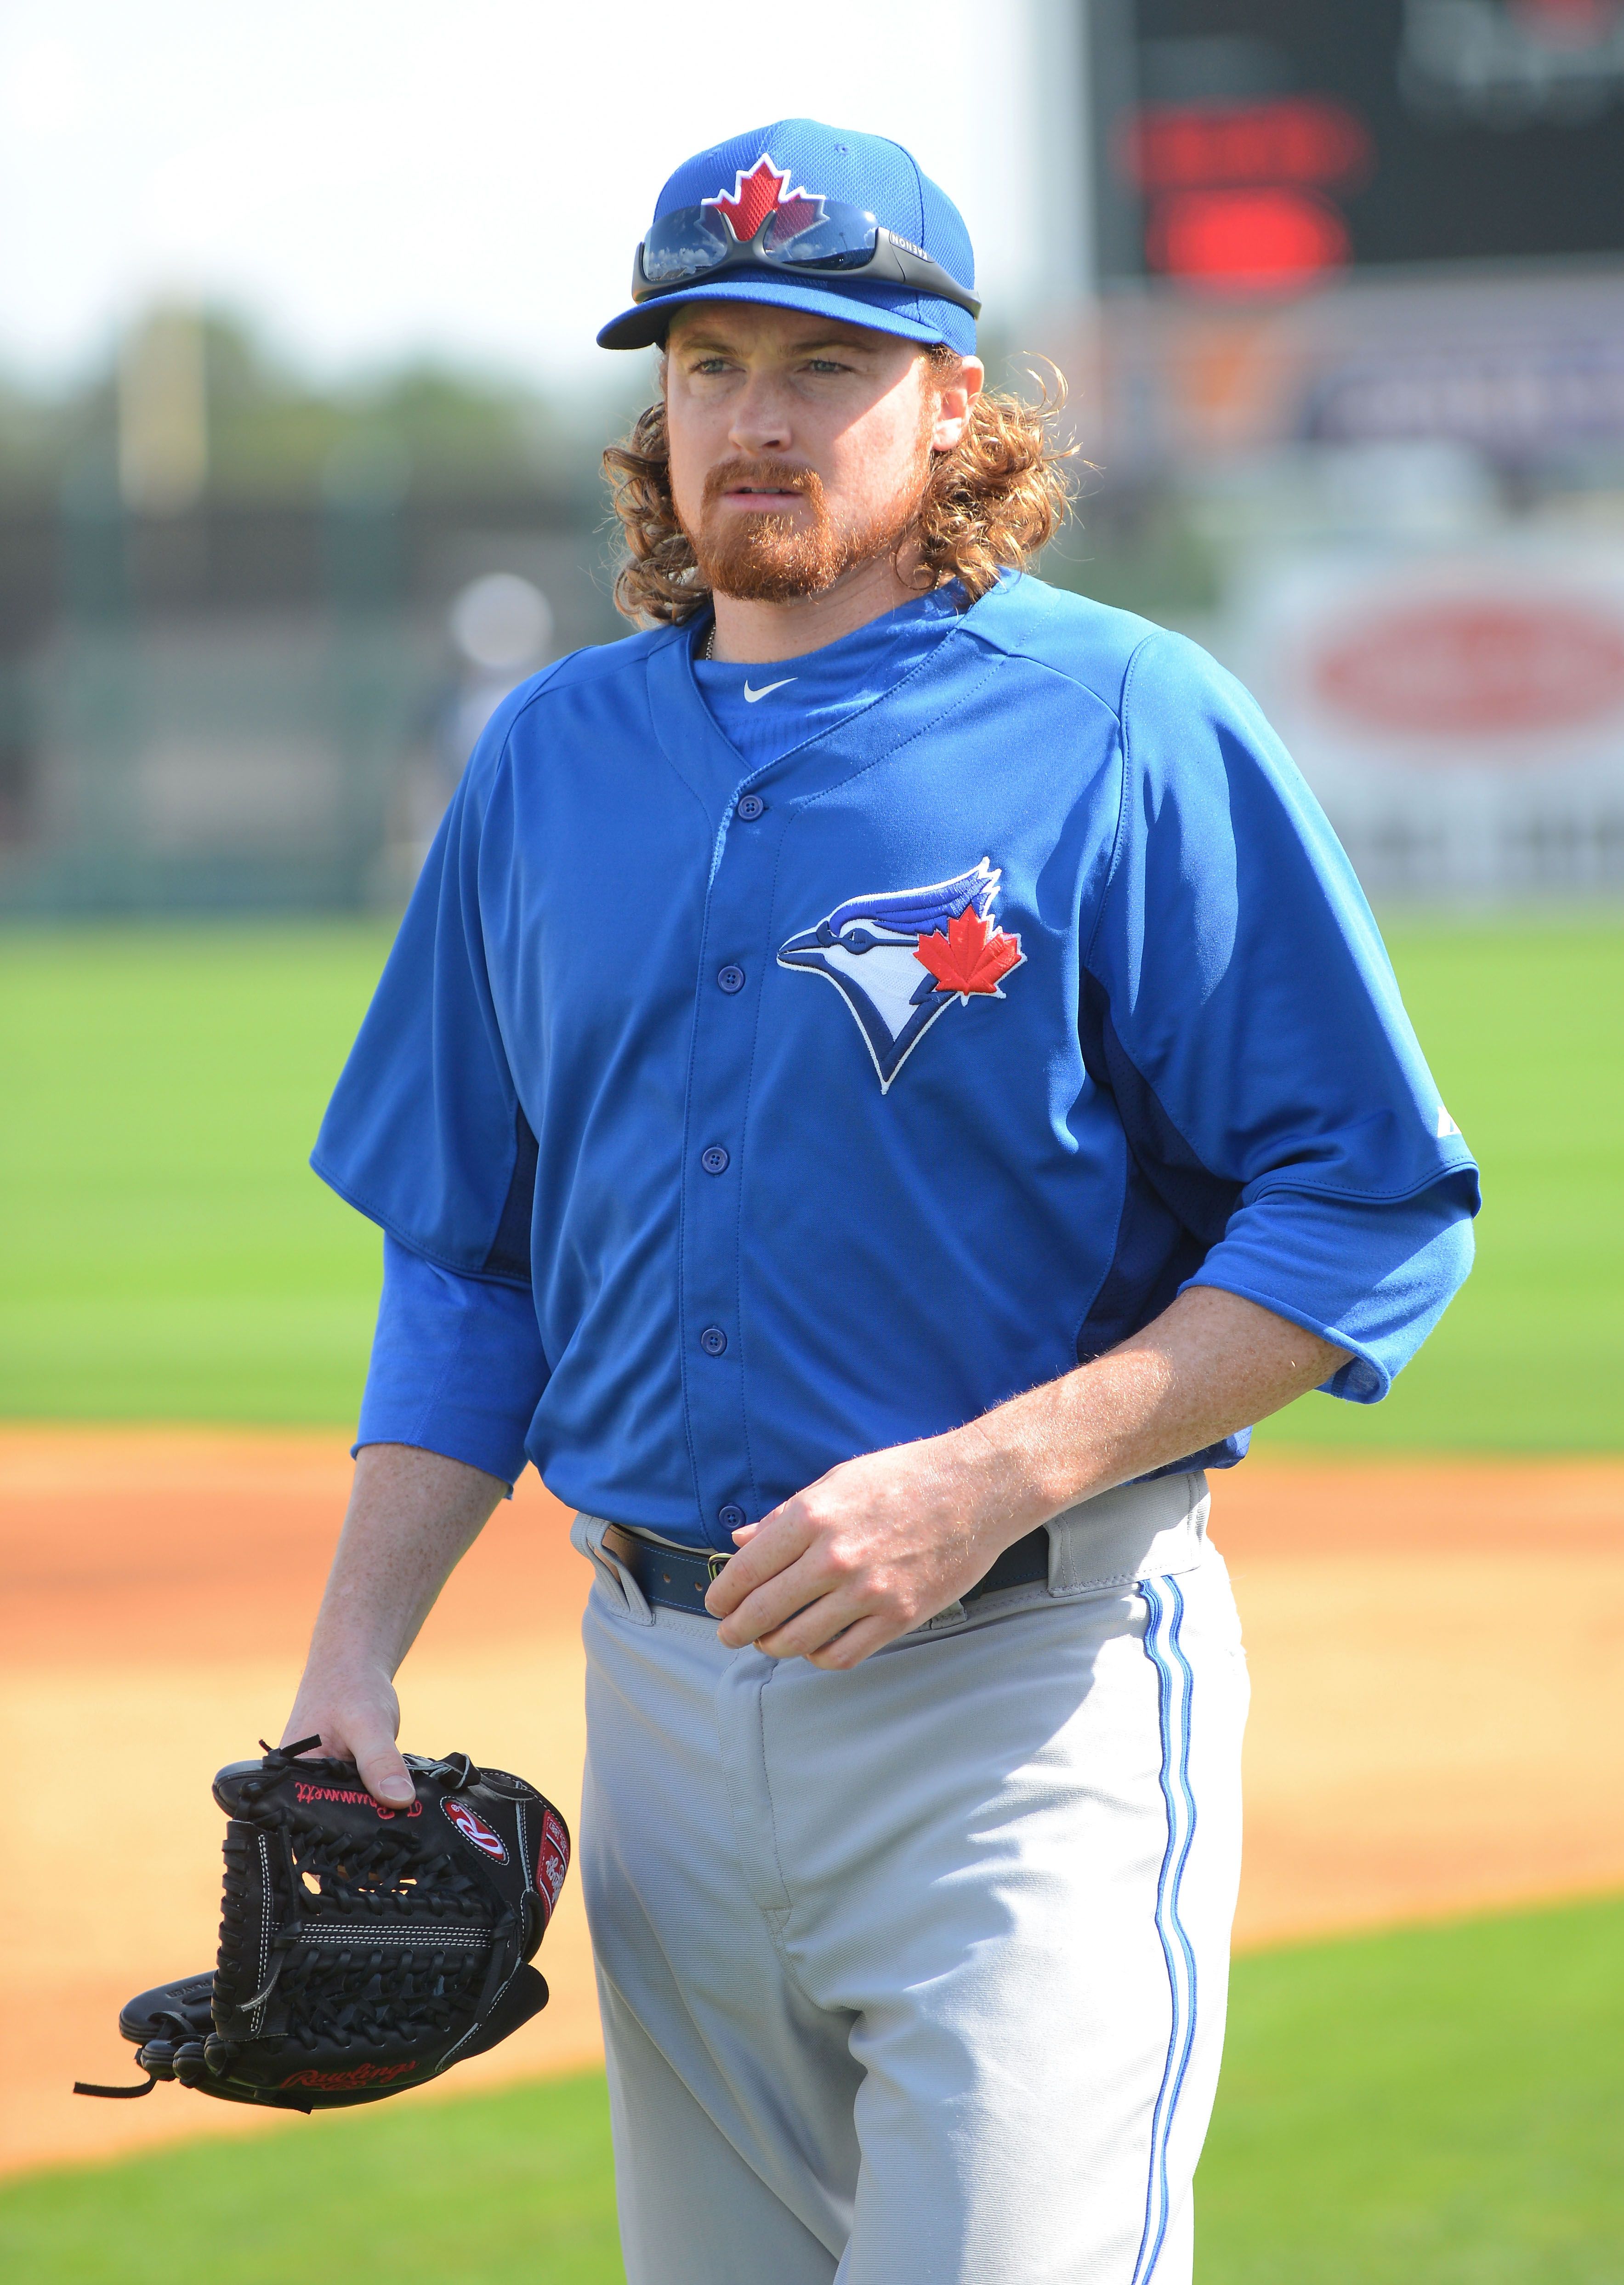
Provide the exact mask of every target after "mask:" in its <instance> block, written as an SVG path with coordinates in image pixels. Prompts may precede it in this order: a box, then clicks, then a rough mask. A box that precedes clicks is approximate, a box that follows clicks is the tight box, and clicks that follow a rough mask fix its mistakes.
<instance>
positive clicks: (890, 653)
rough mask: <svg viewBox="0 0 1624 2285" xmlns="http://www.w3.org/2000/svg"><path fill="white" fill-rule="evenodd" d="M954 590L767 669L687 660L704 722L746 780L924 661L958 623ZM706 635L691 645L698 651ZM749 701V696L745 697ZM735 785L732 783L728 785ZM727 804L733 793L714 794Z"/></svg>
mask: <svg viewBox="0 0 1624 2285" xmlns="http://www.w3.org/2000/svg"><path fill="white" fill-rule="evenodd" d="M957 597H958V590H957V588H956V587H943V588H938V590H937V592H936V593H934V594H930V595H922V596H921V597H920V599H919V601H917V602H914V603H904V604H902V605H901V607H900V608H899V609H897V610H894V611H887V612H886V614H885V616H883V618H878V619H871V620H870V621H869V622H868V624H867V626H863V627H859V628H858V629H857V630H856V632H854V633H852V634H849V635H842V637H841V638H840V640H839V641H838V642H832V643H826V644H825V646H824V648H822V649H821V650H813V651H807V652H805V653H804V655H803V656H801V657H799V658H786V659H781V660H778V661H776V662H775V663H773V664H770V665H766V666H736V665H734V664H731V663H724V662H722V661H721V660H718V659H707V658H701V657H699V656H697V655H696V656H695V657H694V680H695V681H696V682H697V683H698V685H699V694H700V696H701V697H702V699H703V700H704V702H705V704H706V707H707V708H708V709H709V711H710V718H711V720H712V721H713V722H714V723H715V724H716V726H717V728H718V730H719V731H720V732H721V734H722V735H723V736H724V737H725V738H726V740H727V742H728V743H729V745H730V746H732V747H733V748H734V750H735V751H736V752H737V753H738V755H739V756H740V758H741V760H742V762H743V764H744V772H743V773H741V774H745V773H749V774H753V773H755V772H756V771H757V770H759V769H763V768H765V766H766V765H767V763H769V762H775V761H776V760H777V759H778V758H779V756H780V755H781V754H787V753H788V751H789V750H790V749H791V748H792V747H794V746H802V745H804V744H805V742H806V741H807V740H808V739H809V738H820V737H823V736H824V735H825V734H827V733H828V731H830V730H832V729H833V728H834V727H835V726H836V723H837V722H840V721H842V720H843V719H844V718H845V717H846V716H847V715H848V714H855V713H856V712H857V711H858V709H859V707H862V706H868V705H871V704H872V703H873V702H874V701H875V699H876V698H878V697H881V696H882V695H883V694H884V693H885V692H886V691H888V690H894V689H895V688H896V687H897V685H898V683H899V682H901V681H902V680H903V679H905V678H906V676H907V675H909V674H911V673H912V672H913V671H914V668H915V667H916V666H918V665H920V664H922V662H923V661H924V660H925V659H927V658H929V656H930V653H931V652H932V651H933V650H934V649H935V648H936V647H937V645H938V643H939V642H940V641H941V640H942V639H943V637H944V636H945V634H946V633H947V632H948V631H949V630H950V629H951V627H952V625H953V621H954V619H955V618H956V617H957V616H958V601H957ZM709 629H710V621H708V620H707V622H706V633H708V632H709ZM705 640H706V635H705V634H700V635H698V636H697V638H696V645H697V648H698V649H702V648H703V646H704V642H705ZM752 694H753V695H752ZM734 782H735V783H736V780H735V781H734ZM732 792H733V786H732V785H727V786H722V787H719V788H718V797H719V798H720V799H721V800H723V801H726V799H727V798H728V797H729V796H730V795H731V794H732Z"/></svg>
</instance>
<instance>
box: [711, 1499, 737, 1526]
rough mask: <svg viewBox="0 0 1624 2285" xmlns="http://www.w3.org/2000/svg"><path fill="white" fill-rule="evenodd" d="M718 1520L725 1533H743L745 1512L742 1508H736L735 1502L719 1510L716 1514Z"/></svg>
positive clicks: (730, 1502) (729, 1502)
mask: <svg viewBox="0 0 1624 2285" xmlns="http://www.w3.org/2000/svg"><path fill="white" fill-rule="evenodd" d="M716 1519H717V1521H718V1523H719V1524H720V1525H721V1527H722V1528H723V1530H724V1531H742V1530H743V1528H744V1510H743V1509H742V1508H741V1507H735V1506H734V1504H733V1502H732V1501H731V1500H729V1501H728V1503H727V1505H726V1507H719V1508H718V1510H717V1512H716Z"/></svg>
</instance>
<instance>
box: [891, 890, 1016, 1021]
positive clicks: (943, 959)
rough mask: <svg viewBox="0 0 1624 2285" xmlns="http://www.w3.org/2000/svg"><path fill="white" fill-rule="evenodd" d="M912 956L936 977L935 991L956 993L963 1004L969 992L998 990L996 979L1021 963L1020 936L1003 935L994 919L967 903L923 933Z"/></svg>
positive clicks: (996, 993)
mask: <svg viewBox="0 0 1624 2285" xmlns="http://www.w3.org/2000/svg"><path fill="white" fill-rule="evenodd" d="M914 959H915V960H916V961H918V962H919V964H920V966H921V967H922V968H928V969H929V970H930V973H931V975H932V976H934V977H935V978H936V988H937V990H938V992H956V993H958V995H959V1002H960V1005H961V1006H962V1005H963V1003H964V1002H965V1001H967V1000H968V999H969V995H970V993H972V992H985V993H992V994H993V995H995V996H1001V995H999V993H998V984H999V978H1000V977H1003V976H1008V973H1009V971H1010V970H1011V969H1012V968H1018V967H1019V966H1020V963H1021V939H1020V938H1019V937H1018V936H1006V935H1005V934H1004V931H1003V930H1002V929H1000V927H999V925H998V923H997V922H996V921H994V920H990V919H988V918H987V917H986V915H985V914H982V913H978V912H977V910H976V908H975V907H974V906H973V905H966V907H964V910H963V911H962V912H961V913H959V914H957V915H955V916H954V918H953V919H952V920H950V921H949V922H948V923H947V929H946V932H945V934H943V933H942V932H941V931H940V930H935V931H933V932H932V933H931V934H930V936H922V937H921V938H920V939H919V942H918V943H917V944H916V945H915V946H914Z"/></svg>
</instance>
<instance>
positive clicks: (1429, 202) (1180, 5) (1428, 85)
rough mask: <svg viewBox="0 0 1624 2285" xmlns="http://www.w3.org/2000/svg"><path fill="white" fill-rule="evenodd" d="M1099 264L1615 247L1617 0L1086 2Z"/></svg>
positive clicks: (1249, 280) (1149, 265) (1320, 267)
mask: <svg viewBox="0 0 1624 2285" xmlns="http://www.w3.org/2000/svg"><path fill="white" fill-rule="evenodd" d="M1089 62H1090V90H1091V102H1092V108H1093V114H1094V176H1095V180H1094V212H1095V239H1096V246H1095V255H1096V263H1097V269H1098V274H1099V276H1100V278H1101V279H1102V282H1104V283H1110V282H1111V281H1113V280H1115V281H1122V280H1127V279H1140V278H1145V277H1163V278H1167V279H1173V280H1176V281H1178V282H1179V283H1180V284H1181V285H1183V286H1184V287H1187V288H1189V289H1190V290H1193V291H1199V292H1204V293H1207V294H1259V293H1267V292H1271V291H1272V292H1276V293H1278V292H1290V291H1292V290H1296V289H1298V288H1300V287H1304V286H1307V285H1311V284H1313V283H1314V282H1315V281H1316V280H1319V279H1325V278H1327V277H1329V276H1330V275H1332V274H1334V273H1335V272H1337V271H1342V270H1345V269H1348V268H1357V267H1360V266H1362V265H1367V264H1393V263H1405V264H1414V263H1469V262H1474V261H1479V260H1484V259H1494V260H1497V261H1499V262H1502V263H1503V262H1507V261H1511V262H1516V261H1518V260H1526V259H1531V258H1536V257H1546V256H1552V255H1557V256H1560V255H1581V256H1582V255H1592V256H1594V255H1607V254H1618V253H1624V0H1090V5H1089Z"/></svg>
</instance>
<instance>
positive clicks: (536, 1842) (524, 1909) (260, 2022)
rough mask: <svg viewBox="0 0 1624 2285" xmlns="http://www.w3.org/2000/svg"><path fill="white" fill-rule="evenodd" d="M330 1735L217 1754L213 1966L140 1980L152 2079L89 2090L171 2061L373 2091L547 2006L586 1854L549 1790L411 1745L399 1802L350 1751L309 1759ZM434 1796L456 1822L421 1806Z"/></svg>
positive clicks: (274, 2097)
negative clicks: (381, 1799)
mask: <svg viewBox="0 0 1624 2285" xmlns="http://www.w3.org/2000/svg"><path fill="white" fill-rule="evenodd" d="M320 1742H321V1741H320V1739H318V1738H306V1739H303V1740H302V1743H301V1744H299V1745H296V1746H289V1747H283V1748H279V1749H277V1750H274V1751H273V1750H272V1749H271V1747H266V1749H265V1757H264V1759H263V1761H261V1762H234V1763H231V1766H230V1767H229V1768H227V1769H224V1770H222V1771H220V1774H219V1776H218V1777H217V1778H216V1779H215V1787H214V1791H215V1799H216V1801H217V1802H219V1804H220V1806H221V1808H222V1809H223V1810H224V1811H225V1814H226V1818H227V1820H228V1822H227V1825H226V1830H225V1884H224V1898H223V1901H222V1905H221V1916H220V1952H219V1958H218V1959H217V1961H216V1966H215V1970H214V1973H213V1974H212V1975H192V1976H186V1977H184V1978H183V1979H182V1980H181V1981H180V1982H179V1983H165V1984H161V1985H159V1986H158V1987H157V1989H156V1990H154V1991H143V1992H141V1993H140V1994H139V1995H138V1996H137V1998H134V1999H132V2000H130V2002H129V2005H128V2006H126V2007H125V2008H124V2009H123V2010H122V2012H121V2014H120V2016H119V2030H121V2031H122V2034H123V2036H124V2037H125V2038H127V2039H129V2041H130V2042H131V2043H132V2045H133V2046H134V2047H135V2050H136V2061H137V2064H138V2065H139V2066H140V2068H141V2069H143V2070H144V2071H145V2073H146V2077H145V2081H144V2082H143V2084H142V2085H139V2086H86V2085H82V2084H77V2085H75V2089H74V2092H75V2094H99V2095H114V2096H131V2095H142V2094H149V2093H151V2092H152V2090H153V2087H154V2086H155V2085H157V2083H158V2081H159V2080H160V2079H161V2078H162V2079H176V2080H178V2081H179V2083H180V2085H183V2086H192V2087H196V2088H198V2089H199V2090H200V2092H201V2093H204V2094H212V2095H215V2096H216V2097H217V2098H218V2099H219V2100H222V2101H225V2102H252V2103H261V2104H265V2105H269V2106H271V2107H272V2108H279V2109H286V2110H304V2111H310V2110H326V2109H333V2108H340V2107H341V2106H345V2105H348V2104H350V2103H356V2102H376V2101H379V2100H381V2099H382V2098H383V2097H384V2096H385V2095H388V2094H394V2093H397V2092H398V2091H399V2089H400V2088H401V2087H402V2086H403V2085H405V2084H407V2083H408V2082H410V2083H411V2084H412V2085H420V2084H421V2082H422V2081H423V2080H424V2079H428V2078H434V2077H437V2076H438V2075H439V2074H440V2073H441V2072H442V2071H446V2070H449V2069H451V2065H452V2064H453V2063H459V2062H462V2061H466V2060H467V2057H468V2056H469V2055H476V2054H480V2053H483V2051H484V2050H485V2049H486V2048H488V2047H493V2046H496V2044H497V2042H498V2040H500V2039H505V2038H506V2037H507V2036H508V2034H509V2032H511V2031H516V2030H518V2029H519V2026H520V2025H521V2024H522V2023H525V2022H529V2021H530V2017H531V2016H532V2015H534V2014H538V2013H539V2011H540V2010H541V2009H542V2008H543V2007H545V2006H546V2004H547V1987H546V1984H545V1981H544V1980H543V1978H542V1977H541V1976H540V1975H538V1974H537V1971H536V1969H535V1968H534V1967H531V1966H530V1960H531V1959H532V1957H533V1956H534V1953H535V1951H536V1949H537V1945H538V1944H539V1943H540V1942H541V1939H542V1935H543V1932H544V1931H545V1928H546V1925H547V1922H548V1921H549V1920H551V1918H552V1916H553V1907H554V1905H555V1904H557V1902H558V1894H559V1890H560V1888H561V1887H562V1886H563V1881H564V1875H565V1873H566V1872H567V1871H568V1870H569V1829H568V1827H567V1826H566V1825H565V1823H564V1820H563V1818H561V1816H560V1815H559V1813H558V1811H557V1810H555V1809H554V1808H553V1805H552V1803H551V1802H548V1801H546V1800H545V1799H544V1798H543V1796H542V1795H541V1794H538V1793H537V1790H536V1788H535V1786H530V1785H527V1784H526V1783H525V1782H524V1780H523V1779H522V1778H515V1777H510V1776H509V1775H508V1774H507V1772H506V1771H503V1770H480V1769H477V1768H476V1767H475V1764H474V1763H472V1762H471V1761H469V1759H468V1757H467V1755H466V1754H454V1755H451V1757H450V1758H449V1759H447V1760H445V1761H441V1762H434V1761H426V1760H424V1759H422V1758H421V1757H420V1755H415V1754H408V1755H406V1757H405V1759H406V1767H407V1768H408V1770H409V1771H411V1773H412V1779H413V1782H414V1784H415V1786H416V1787H417V1798H416V1800H415V1801H414V1802H412V1806H411V1808H410V1809H408V1810H406V1811H405V1812H404V1818H402V1817H400V1816H399V1814H398V1812H396V1811H395V1810H388V1809H383V1808H381V1806H380V1805H379V1803H378V1802H375V1801H374V1800H373V1796H372V1794H369V1793H368V1792H367V1791H366V1789H365V1786H362V1785H361V1784H360V1782H359V1778H358V1773H357V1771H356V1770H355V1768H354V1767H353V1766H352V1765H351V1764H350V1763H347V1762H329V1761H303V1760H300V1759H299V1758H298V1756H299V1755H302V1754H306V1753H308V1752H309V1751H310V1747H313V1746H317V1745H319V1744H320ZM435 1801H438V1802H439V1804H440V1806H441V1808H442V1809H443V1811H444V1813H445V1821H444V1822H442V1821H441V1820H440V1819H438V1818H435V1819H433V1820H432V1821H431V1820H430V1819H429V1818H426V1817H424V1815H423V1810H424V1809H425V1807H426V1806H428V1805H429V1804H432V1803H433V1802H435ZM412 1820H416V1822H415V1823H414V1822H413V1821H412ZM447 1824H449V1826H450V1827H451V1831H450V1832H447V1830H446V1825H447Z"/></svg>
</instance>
